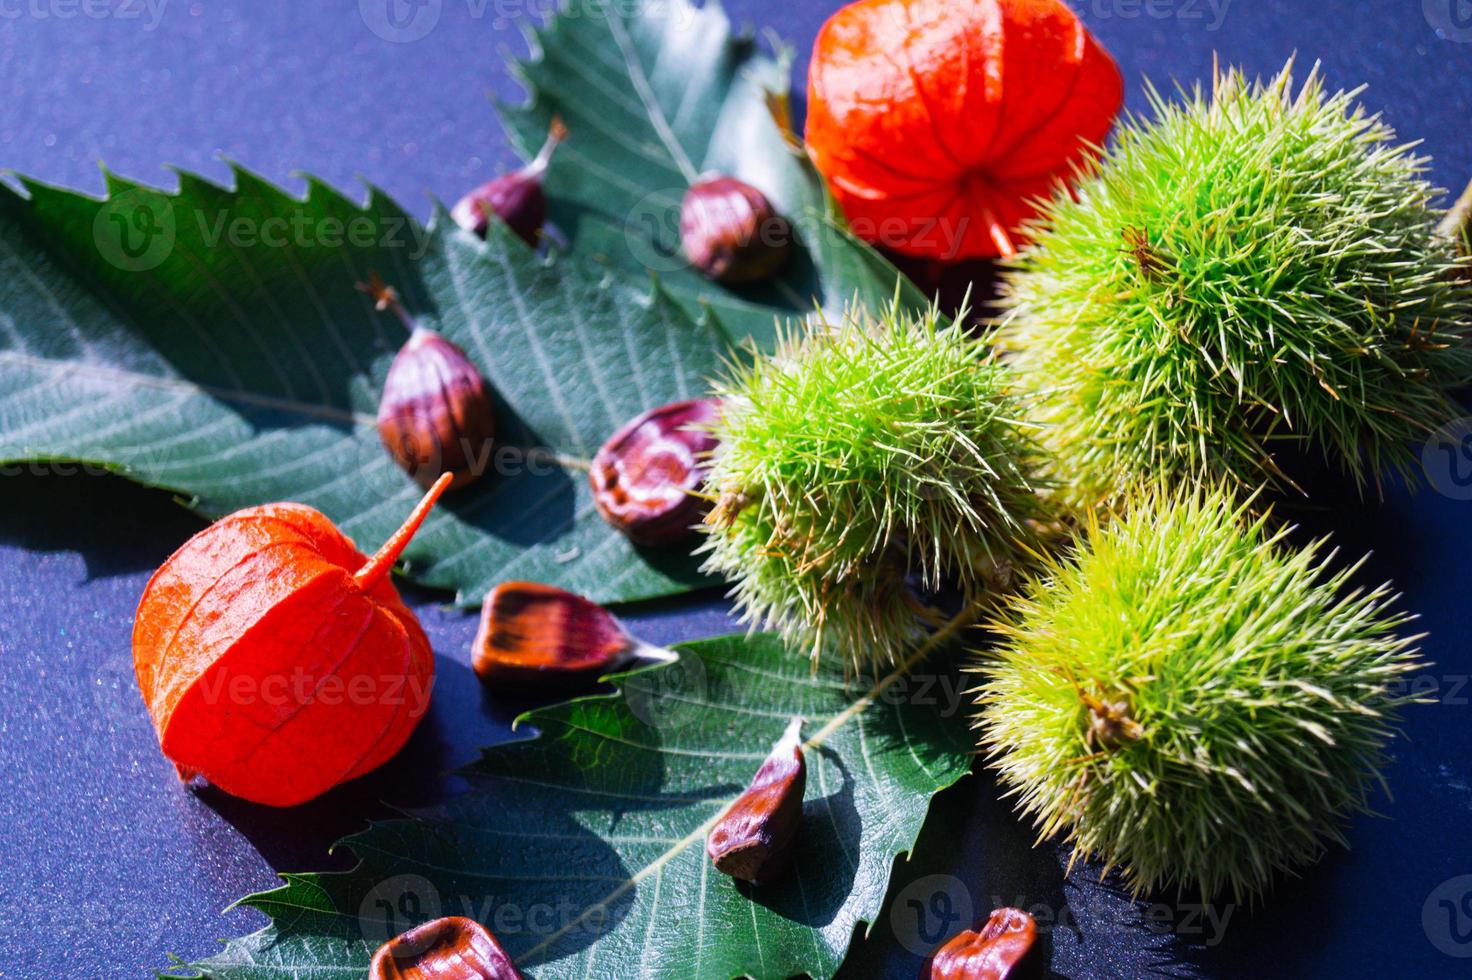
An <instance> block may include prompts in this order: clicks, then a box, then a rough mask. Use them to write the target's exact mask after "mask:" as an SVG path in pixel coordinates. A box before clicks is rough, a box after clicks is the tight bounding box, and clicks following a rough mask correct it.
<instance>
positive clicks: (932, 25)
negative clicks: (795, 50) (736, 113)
mask: <svg viewBox="0 0 1472 980" xmlns="http://www.w3.org/2000/svg"><path fill="white" fill-rule="evenodd" d="M808 78H809V86H808V121H807V134H806V135H807V143H808V150H809V152H810V153H811V155H812V158H813V161H814V163H815V164H816V165H817V167H818V169H819V170H820V171H822V172H823V174H824V176H825V177H827V179H828V183H829V185H830V186H831V187H832V189H833V194H834V197H835V198H836V200H837V202H838V204H839V206H840V207H842V208H843V211H844V213H845V214H846V215H847V216H848V219H849V222H850V224H851V225H852V227H853V230H854V232H855V233H856V234H857V235H859V237H861V238H863V239H865V240H867V241H870V242H874V243H876V244H880V245H884V246H886V247H888V248H891V249H893V250H895V251H897V252H902V253H904V254H907V255H915V256H920V257H922V258H929V259H940V260H946V261H951V260H957V259H968V258H988V257H995V256H1006V255H1011V254H1013V252H1015V251H1016V249H1017V247H1018V244H1019V238H1020V236H1019V232H1018V228H1019V226H1020V225H1021V224H1022V222H1023V221H1025V220H1026V219H1028V218H1030V217H1032V216H1033V214H1034V213H1035V211H1036V208H1035V207H1034V206H1033V204H1032V203H1031V202H1032V200H1033V199H1035V198H1047V197H1051V196H1052V195H1053V194H1054V193H1055V191H1056V190H1057V187H1058V185H1059V182H1060V181H1063V180H1066V179H1068V178H1069V177H1070V176H1071V175H1072V173H1073V170H1074V168H1075V167H1077V166H1078V165H1080V164H1083V163H1086V162H1087V161H1088V159H1089V157H1090V153H1091V151H1090V146H1089V145H1090V144H1095V145H1097V144H1101V143H1102V142H1103V141H1104V138H1105V137H1106V136H1107V135H1108V133H1109V129H1110V126H1111V125H1112V124H1113V122H1114V117H1115V115H1116V114H1117V113H1118V112H1119V108H1120V105H1121V103H1122V102H1123V98H1124V85H1123V82H1122V80H1121V78H1120V74H1119V68H1118V67H1117V66H1116V65H1115V63H1114V60H1113V59H1112V58H1110V56H1109V54H1108V52H1106V51H1105V50H1104V48H1103V47H1102V46H1101V45H1100V44H1099V43H1098V41H1096V40H1095V39H1094V37H1093V35H1091V34H1090V33H1089V32H1088V30H1087V29H1086V28H1085V27H1084V25H1083V24H1082V23H1081V22H1080V21H1079V19H1078V17H1077V16H1075V14H1074V13H1073V11H1072V10H1070V9H1069V8H1068V7H1067V6H1066V5H1065V4H1064V3H1063V2H1062V0H860V2H858V3H853V4H850V5H849V6H847V7H844V8H843V9H841V10H839V11H838V12H837V13H836V14H834V15H833V16H832V17H831V18H829V20H828V22H827V23H826V24H824V25H823V28H822V30H821V31H819V32H818V39H817V42H816V44H815V45H814V47H813V57H812V64H811V68H810V71H809V76H808Z"/></svg>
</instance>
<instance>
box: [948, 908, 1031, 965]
mask: <svg viewBox="0 0 1472 980" xmlns="http://www.w3.org/2000/svg"><path fill="white" fill-rule="evenodd" d="M1037 939H1038V924H1037V922H1036V921H1034V920H1033V917H1032V916H1031V915H1028V914H1027V913H1026V912H1024V911H1022V910H1021V909H1012V908H1001V909H997V910H996V911H995V912H993V913H992V914H991V916H990V917H989V918H988V919H987V920H986V924H985V925H983V926H982V927H981V930H980V931H979V932H978V931H976V930H974V929H967V930H966V931H965V932H962V933H960V934H958V935H956V936H954V937H952V938H951V940H950V941H949V942H947V943H945V945H943V946H941V947H940V948H939V949H937V950H936V951H935V952H934V953H933V954H931V958H930V970H929V972H928V973H925V974H922V975H923V976H928V977H929V978H930V980H1021V978H1022V977H1024V976H1028V975H1029V974H1030V973H1032V972H1033V971H1035V970H1036V967H1037V965H1038V957H1037V956H1036V955H1035V950H1036V948H1037Z"/></svg>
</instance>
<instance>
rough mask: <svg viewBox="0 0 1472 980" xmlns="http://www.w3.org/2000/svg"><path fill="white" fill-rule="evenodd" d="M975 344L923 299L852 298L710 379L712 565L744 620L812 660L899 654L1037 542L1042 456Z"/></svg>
mask: <svg viewBox="0 0 1472 980" xmlns="http://www.w3.org/2000/svg"><path fill="white" fill-rule="evenodd" d="M1008 386H1009V374H1008V372H1007V371H1006V369H1005V368H1004V367H1002V366H1001V365H999V364H998V363H996V361H995V360H994V359H993V358H992V357H991V356H990V355H989V354H988V352H987V349H986V346H985V345H984V343H983V342H981V341H979V340H978V339H976V338H974V337H972V336H970V335H968V334H967V333H966V332H965V331H964V330H962V329H960V328H958V327H954V326H949V325H944V324H943V323H942V322H941V319H940V316H939V314H938V313H937V312H936V311H935V310H934V309H932V310H931V311H929V312H928V313H926V314H923V315H919V316H914V315H910V314H906V313H904V312H902V311H901V310H900V309H899V307H898V304H895V305H892V306H891V307H890V308H888V309H886V310H883V311H880V312H879V313H878V314H877V315H874V314H871V313H870V312H869V311H867V310H864V309H862V308H855V309H851V310H849V311H847V312H845V314H844V315H843V316H842V317H840V318H838V319H837V320H836V322H829V321H828V320H827V319H826V318H824V317H822V316H819V317H817V318H815V319H814V320H813V321H811V322H810V323H809V324H807V325H806V326H804V327H802V328H800V329H798V330H796V331H787V332H785V333H784V335H783V336H782V338H781V339H780V340H779V343H778V347H777V350H776V351H775V353H773V354H772V355H770V356H757V357H755V358H754V359H753V360H752V362H751V363H749V364H747V365H743V366H735V367H733V368H732V370H731V371H730V372H729V377H728V378H727V379H726V380H725V381H724V382H723V383H721V384H719V385H718V386H717V394H718V395H719V396H720V398H721V400H722V405H723V418H722V421H721V422H720V424H719V425H718V426H717V430H716V434H717V436H718V437H719V440H720V449H719V450H718V452H717V454H716V456H715V458H714V460H713V461H712V467H711V472H710V476H709V478H708V481H707V486H708V487H710V488H711V490H712V492H713V493H714V494H716V495H717V502H716V505H715V507H714V509H713V510H712V512H711V514H710V516H709V518H708V519H707V523H706V530H707V532H708V535H709V540H708V541H707V542H706V544H705V545H704V550H705V551H706V568H707V570H709V571H712V572H715V573H717V574H719V575H722V576H725V577H726V578H728V579H729V580H730V581H731V582H732V583H733V586H732V595H733V597H734V598H735V599H736V602H737V604H738V606H739V608H740V609H741V610H742V612H743V614H744V617H745V619H746V620H747V621H749V622H753V623H756V624H763V623H765V624H768V625H771V626H774V627H776V628H777V629H779V630H780V631H781V632H782V634H783V636H784V637H785V638H786V640H787V641H788V642H789V643H790V644H791V645H793V646H794V647H798V648H801V649H807V650H809V651H811V652H812V654H813V655H814V656H818V655H819V654H821V653H822V652H824V651H832V652H836V653H838V654H839V655H841V656H844V657H846V658H847V659H848V660H849V662H851V663H853V664H855V665H856V666H858V665H870V666H874V667H886V666H891V665H893V664H896V663H898V662H900V661H901V660H902V659H903V657H904V656H905V654H906V653H908V652H909V651H910V650H911V649H912V648H913V647H914V646H916V645H917V644H918V643H919V642H920V641H922V640H923V638H924V637H925V635H926V634H927V632H928V631H929V630H930V629H932V628H933V627H934V626H935V625H936V624H937V622H938V620H939V618H940V616H939V614H937V613H936V612H935V611H934V610H933V609H931V608H929V607H928V606H927V604H926V602H925V601H924V599H923V596H924V594H925V593H926V592H928V591H930V590H935V589H939V588H940V587H941V586H942V585H944V584H952V583H953V584H954V585H955V586H957V587H958V588H959V590H960V592H961V594H962V600H963V601H964V602H966V603H974V602H978V601H980V600H981V598H982V596H983V595H985V594H986V592H987V588H988V584H989V583H991V584H995V583H996V582H997V581H999V580H1002V579H1005V577H1006V576H1007V575H1008V574H1009V572H1010V569H1011V568H1012V566H1013V564H1014V563H1015V562H1016V561H1017V560H1018V558H1019V556H1020V555H1022V554H1023V553H1024V552H1023V547H1024V545H1025V544H1026V543H1027V542H1029V541H1030V540H1031V539H1032V536H1033V534H1032V529H1031V526H1030V522H1031V520H1032V519H1033V518H1035V517H1036V515H1037V513H1038V509H1039V498H1038V495H1037V494H1036V493H1035V490H1034V485H1033V483H1032V479H1031V476H1030V473H1031V470H1032V469H1033V468H1034V467H1035V466H1036V464H1037V450H1036V448H1035V446H1034V444H1033V442H1032V440H1031V439H1030V437H1029V436H1028V434H1027V430H1026V427H1025V424H1024V423H1021V422H1020V421H1019V419H1020V417H1021V416H1022V415H1023V412H1022V410H1021V408H1020V406H1019V405H1018V404H1017V403H1016V401H1015V400H1014V399H1013V398H1012V396H1011V395H1010V394H1009V392H1008Z"/></svg>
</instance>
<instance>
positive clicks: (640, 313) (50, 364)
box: [0, 170, 729, 603]
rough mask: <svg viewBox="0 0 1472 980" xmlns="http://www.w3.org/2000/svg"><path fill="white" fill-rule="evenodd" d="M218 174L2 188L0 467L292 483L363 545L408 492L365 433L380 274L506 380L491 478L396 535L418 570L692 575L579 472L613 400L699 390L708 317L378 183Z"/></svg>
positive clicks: (188, 492)
mask: <svg viewBox="0 0 1472 980" xmlns="http://www.w3.org/2000/svg"><path fill="white" fill-rule="evenodd" d="M236 181H237V186H236V188H235V189H234V190H227V189H224V188H221V187H218V186H216V185H213V184H210V183H208V182H206V181H204V180H202V179H200V178H198V177H195V176H191V175H189V174H184V175H182V176H181V178H180V189H179V192H178V193H177V194H164V193H161V192H158V191H155V190H151V189H148V188H144V187H141V186H139V185H136V184H131V183H128V182H126V181H123V180H121V179H118V178H116V177H111V176H109V178H108V185H109V191H110V194H111V196H110V198H109V200H107V201H99V200H96V199H93V198H90V197H86V196H83V195H79V194H74V193H70V192H67V191H63V190H58V189H56V188H52V187H48V186H45V185H42V184H38V183H34V182H29V181H26V182H24V186H25V189H26V191H27V194H26V195H22V194H20V193H17V192H16V191H14V190H12V189H10V188H5V187H0V462H4V463H15V462H19V461H29V460H56V459H66V460H82V461H86V462H89V463H94V464H97V465H99V466H101V467H105V468H107V469H110V470H114V471H116V472H118V473H121V474H123V475H125V476H128V477H130V478H132V479H135V480H138V481H139V482H142V483H145V484H148V485H151V486H157V487H164V488H167V489H170V490H173V491H176V492H178V493H180V494H181V495H183V496H184V497H185V498H187V499H188V500H189V502H190V504H191V506H193V507H194V508H196V509H197V510H199V511H200V512H202V513H204V514H207V515H210V516H218V515H221V514H225V513H228V512H229V511H232V510H235V509H237V508H239V507H242V506H246V505H250V504H257V503H261V502H265V501H272V500H296V501H301V502H303V503H307V504H311V505H313V506H315V507H317V508H319V509H320V510H322V511H323V512H324V513H326V514H327V515H328V516H329V517H331V518H332V519H333V520H335V521H337V522H338V523H339V525H340V526H341V527H342V528H343V530H344V531H345V532H347V533H348V534H349V535H351V536H352V537H354V539H355V540H357V541H358V542H359V544H360V546H361V547H364V548H365V549H367V550H370V551H371V550H372V549H373V548H376V547H377V546H378V544H379V543H381V542H382V541H383V540H384V539H385V538H386V537H387V536H388V534H389V533H390V532H391V531H392V530H393V529H394V527H396V526H397V524H398V522H399V521H400V520H401V519H402V518H403V516H404V515H405V514H406V513H407V512H408V511H409V509H410V507H411V506H412V503H413V501H414V500H415V499H417V498H418V496H419V494H420V492H421V491H420V490H419V488H418V487H417V486H416V485H415V484H414V483H413V482H412V481H411V480H410V479H409V478H408V477H407V476H406V475H405V474H403V473H402V472H401V471H400V470H399V469H398V468H397V467H396V466H395V465H394V463H393V462H392V461H391V460H390V458H389V456H388V454H387V453H386V452H385V451H384V449H383V447H382V446H381V444H380V442H379V438H378V434H377V431H376V426H375V413H376V411H377V404H378V395H379V391H380V389H381V387H382V383H383V379H384V376H385V374H386V372H387V370H388V365H389V362H390V361H391V360H392V357H393V354H394V353H395V352H396V351H397V349H398V347H399V346H400V345H401V344H402V342H403V340H404V339H405V337H406V336H407V334H406V332H405V330H404V328H403V326H402V325H400V324H399V323H398V322H397V321H396V320H395V319H394V318H393V317H392V316H390V315H387V314H383V313H378V312H375V311H374V309H373V306H372V303H371V302H370V301H369V299H368V297H366V296H365V295H363V294H362V293H361V292H360V291H358V290H356V289H355V283H356V282H358V281H361V280H363V279H364V278H365V277H367V275H368V273H369V271H370V270H375V271H377V272H379V273H380V274H381V275H382V276H383V278H384V279H385V280H387V281H388V282H389V283H390V284H392V285H394V286H395V287H396V288H397V289H398V290H399V291H400V293H401V294H402V295H403V297H404V300H405V303H406V305H407V306H408V307H409V308H410V309H411V310H412V311H414V312H415V313H417V314H418V315H419V316H421V317H422V319H423V321H424V323H425V324H426V325H429V326H433V327H435V328H436V329H438V330H440V331H441V332H442V333H444V334H445V335H446V336H448V337H449V338H450V339H452V340H454V341H455V342H456V343H458V344H459V345H460V346H461V347H463V348H464V349H465V350H466V351H467V352H468V353H469V355H470V356H471V358H472V359H473V360H475V362H476V363H477V365H478V367H479V368H480V369H481V371H482V372H483V373H484V374H485V376H486V378H487V379H488V380H489V381H490V382H491V384H492V386H493V387H494V388H495V390H496V392H497V394H498V398H499V404H498V406H497V424H498V447H499V448H498V450H497V453H496V454H495V455H493V456H492V457H491V458H490V460H489V461H488V468H489V470H490V472H488V473H487V474H486V475H485V476H484V477H483V478H482V479H481V480H480V481H479V482H478V483H476V484H474V485H472V486H471V487H468V488H466V489H464V490H459V491H455V492H453V493H452V494H450V495H448V496H447V497H446V498H445V500H444V502H443V503H442V505H441V506H440V507H439V508H437V510H436V512H435V513H434V514H433V515H432V516H431V518H430V520H429V522H428V523H427V524H426V525H425V527H424V529H423V530H422V531H421V532H420V534H419V536H418V537H417V538H416V539H415V541H414V542H413V544H412V545H410V548H409V550H408V552H407V553H406V561H407V568H408V570H409V573H410V574H411V576H412V577H413V578H414V579H416V580H417V581H420V582H423V583H425V584H427V585H431V586H438V587H442V588H446V589H453V590H455V591H456V592H457V594H458V596H459V599H460V600H461V601H462V602H467V603H470V602H477V601H479V599H480V598H481V596H483V595H484V593H485V592H486V591H487V590H488V589H489V588H491V587H493V586H494V585H495V584H496V583H497V582H499V581H503V580H505V579H506V578H509V577H517V578H527V579H538V580H541V581H544V582H549V583H553V584H556V585H560V586H563V587H565V588H568V589H572V590H574V591H578V592H582V593H584V594H586V595H589V596H590V597H593V598H595V599H597V600H598V601H603V602H610V601H622V600H632V599H641V598H647V597H651V596H659V595H668V594H672V593H676V592H681V591H684V590H686V589H687V588H689V587H690V586H691V585H692V584H698V583H702V582H704V580H703V579H701V578H700V577H699V576H698V574H697V573H696V572H695V570H694V565H695V562H694V561H693V560H692V559H691V558H690V556H689V555H688V554H680V553H666V552H641V551H640V550H638V549H636V548H634V547H633V546H632V545H630V544H629V543H628V542H627V541H626V540H625V539H624V538H623V537H622V536H621V535H619V534H617V533H615V532H614V531H612V530H611V529H610V528H609V527H607V526H606V525H605V524H604V523H603V522H602V521H601V519H600V518H599V517H598V515H597V514H596V512H595V510H594V508H593V504H592V496H591V491H590V489H589V487H588V481H587V477H586V475H585V472H583V471H584V470H586V465H587V463H586V461H587V460H588V459H589V458H590V457H591V456H592V454H593V452H594V451H595V450H596V449H597V447H598V446H599V444H600V443H602V441H603V440H604V439H606V438H607V437H608V435H610V434H611V433H612V432H613V431H614V430H615V429H617V428H618V427H619V426H620V425H622V424H623V423H624V422H625V421H627V420H628V419H629V418H631V417H633V416H634V415H636V414H638V413H639V412H642V411H644V410H645V409H647V408H650V407H653V406H655V405H659V404H662V403H664V402H668V401H672V400H675V399H680V398H688V397H694V396H698V395H699V394H701V393H702V392H703V391H704V388H705V382H706V380H707V379H708V378H709V377H710V376H711V375H712V374H714V373H715V372H716V371H717V370H718V367H719V364H720V361H721V358H722V357H724V356H725V355H726V352H727V351H728V350H729V344H728V341H727V338H726V336H725V334H724V332H723V331H722V330H721V328H720V326H719V325H718V324H716V323H715V322H714V320H713V319H712V318H710V317H705V318H702V319H700V320H696V319H693V318H692V317H691V316H689V315H688V314H687V313H686V312H685V311H684V310H683V309H682V308H681V307H680V306H678V305H677V304H675V303H673V302H671V301H670V299H669V298H668V297H667V296H666V295H665V294H664V293H663V292H662V291H660V290H659V289H658V288H655V289H652V290H650V289H644V290H633V289H629V288H626V287H623V286H619V285H617V284H614V283H611V282H608V281H606V279H605V277H604V276H603V274H602V273H588V272H583V271H580V270H579V268H577V263H575V262H572V261H564V262H561V263H558V264H557V266H556V267H553V266H552V265H550V264H549V263H548V262H546V261H544V260H543V259H541V258H540V257H538V256H537V255H535V254H534V253H533V252H532V251H531V250H530V249H528V248H526V247H525V246H524V245H523V244H522V243H521V242H519V241H518V240H516V239H515V238H513V237H512V236H510V235H509V234H507V233H505V232H504V231H503V230H502V229H501V228H500V226H499V225H497V226H495V229H494V231H493V233H492V234H491V237H490V240H489V241H486V242H481V241H479V240H477V239H475V238H474V237H472V236H469V235H467V234H465V233H463V232H460V231H459V230H458V229H456V228H455V226H454V223H453V222H451V221H448V220H446V218H445V216H444V215H443V213H439V214H437V215H436V217H435V220H434V221H433V222H432V223H431V225H430V227H429V228H428V229H425V228H423V227H421V226H420V225H418V224H417V223H416V222H415V221H414V219H413V218H412V217H410V216H409V215H407V214H406V213H404V212H403V211H402V210H400V209H399V208H398V206H397V205H395V204H394V203H393V202H392V201H389V200H387V199H386V198H385V197H383V196H382V195H380V194H378V193H376V192H373V193H371V194H370V197H369V200H368V201H367V203H366V204H365V205H362V206H359V205H357V204H354V203H352V202H351V201H348V200H347V199H345V198H343V197H342V196H340V195H338V194H337V193H335V192H334V191H332V190H331V189H329V188H327V187H325V186H323V185H321V184H319V183H316V182H312V183H311V185H310V191H309V193H308V195H307V197H306V198H305V199H301V200H299V199H297V198H295V197H292V196H290V195H288V194H286V193H284V192H283V191H281V190H279V189H278V188H276V187H273V186H271V185H270V184H268V183H266V182H264V181H262V180H260V179H259V178H257V177H255V176H254V175H252V174H250V173H247V172H245V171H243V170H237V171H236Z"/></svg>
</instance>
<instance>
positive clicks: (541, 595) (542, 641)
mask: <svg viewBox="0 0 1472 980" xmlns="http://www.w3.org/2000/svg"><path fill="white" fill-rule="evenodd" d="M640 649H645V648H644V646H643V644H640V643H639V642H638V641H636V640H635V639H633V638H632V637H630V636H629V634H628V633H627V632H625V631H624V628H623V627H622V626H620V625H619V622H618V620H616V619H614V618H613V616H612V614H610V613H609V612H608V610H606V609H604V608H603V607H602V606H600V605H598V604H597V603H594V602H590V601H588V600H587V599H584V598H583V597H582V596H579V595H574V594H573V593H571V592H565V591H563V590H562V589H558V588H554V587H552V586H550V585H542V584H540V583H537V582H506V583H503V584H501V585H498V586H496V588H495V589H493V590H492V591H491V594H490V595H488V596H486V601H485V605H484V606H483V607H482V609H481V620H480V632H479V633H478V634H477V635H476V637H475V646H474V648H473V654H472V658H471V664H472V666H473V667H474V668H475V673H476V676H477V677H479V678H480V679H481V680H482V681H483V682H484V683H485V684H486V686H487V687H489V688H490V689H491V690H493V691H495V692H496V693H505V694H512V695H535V694H546V693H566V692H569V691H572V690H575V689H578V688H583V687H588V686H591V685H592V684H594V683H596V682H597V680H598V678H600V677H602V676H603V675H604V674H606V673H608V672H609V671H610V670H614V669H617V668H618V667H619V666H620V665H621V664H622V663H624V662H625V661H627V660H628V659H630V658H631V657H632V656H633V655H634V654H635V653H636V651H638V650H640Z"/></svg>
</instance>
